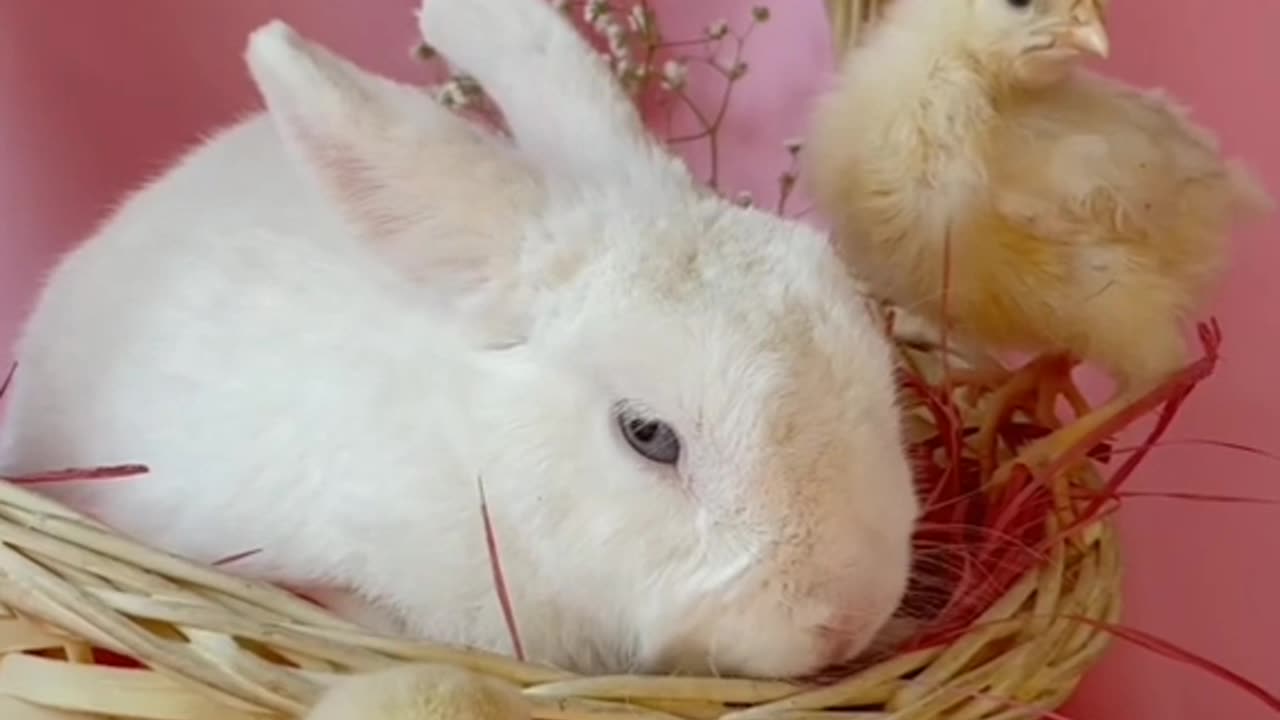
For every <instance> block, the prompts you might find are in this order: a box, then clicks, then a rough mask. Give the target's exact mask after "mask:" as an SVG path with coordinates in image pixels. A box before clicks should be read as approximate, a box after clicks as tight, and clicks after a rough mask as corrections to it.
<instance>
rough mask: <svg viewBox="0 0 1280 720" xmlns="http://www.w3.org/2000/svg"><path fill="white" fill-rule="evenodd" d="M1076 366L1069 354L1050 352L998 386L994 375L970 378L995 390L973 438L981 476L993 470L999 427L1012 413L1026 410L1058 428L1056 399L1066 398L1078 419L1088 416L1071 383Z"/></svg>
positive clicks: (1004, 373)
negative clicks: (992, 379) (992, 378)
mask: <svg viewBox="0 0 1280 720" xmlns="http://www.w3.org/2000/svg"><path fill="white" fill-rule="evenodd" d="M1075 365H1076V360H1074V359H1073V358H1071V357H1070V356H1069V355H1065V354H1061V353H1053V354H1046V355H1041V356H1039V357H1037V358H1035V359H1034V360H1032V361H1030V362H1028V363H1027V364H1026V365H1024V366H1022V367H1021V368H1019V369H1017V370H1015V371H1013V372H1012V373H1009V372H1007V371H1006V372H1003V373H1001V374H1002V375H1003V376H1004V378H1003V381H1002V382H999V383H995V382H992V381H991V379H990V378H991V376H993V375H994V373H986V372H984V373H979V374H976V375H975V376H974V377H973V378H971V379H970V381H969V382H970V384H975V385H987V386H988V387H994V388H995V390H994V392H993V393H992V395H991V397H990V398H989V402H990V403H991V404H992V406H991V408H990V409H989V410H988V412H987V413H986V414H985V416H984V418H983V421H982V424H981V425H980V426H979V429H978V433H977V435H976V437H975V438H974V446H975V452H976V454H977V456H978V458H979V463H980V464H981V467H982V472H983V476H984V477H990V476H991V473H992V472H993V471H994V469H995V465H996V459H997V449H998V443H999V435H1000V428H1001V427H1003V426H1004V424H1005V422H1006V421H1007V420H1008V419H1009V417H1010V416H1011V415H1013V414H1014V413H1015V412H1017V411H1019V410H1026V411H1029V412H1030V414H1031V415H1032V417H1033V418H1034V419H1035V421H1036V422H1037V423H1039V424H1040V425H1042V426H1044V427H1046V428H1049V429H1056V428H1058V427H1059V426H1060V425H1061V422H1060V421H1059V419H1058V416H1057V403H1058V398H1059V397H1065V398H1066V399H1067V402H1068V403H1069V404H1070V405H1071V407H1072V410H1073V411H1074V412H1075V414H1076V416H1077V417H1080V416H1083V415H1085V414H1087V413H1088V411H1089V406H1088V403H1087V402H1086V401H1085V399H1084V397H1083V396H1082V395H1081V394H1080V391H1079V390H1078V389H1077V388H1076V386H1075V384H1074V383H1073V382H1072V381H1071V371H1072V369H1073V368H1074V367H1075ZM984 378H985V379H984ZM1032 399H1034V401H1033V402H1032Z"/></svg>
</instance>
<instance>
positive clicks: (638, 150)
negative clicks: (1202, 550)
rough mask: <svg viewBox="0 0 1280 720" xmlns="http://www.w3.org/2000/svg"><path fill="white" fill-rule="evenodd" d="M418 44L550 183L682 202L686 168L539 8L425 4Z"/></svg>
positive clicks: (491, 0) (532, 1) (508, 3)
mask: <svg viewBox="0 0 1280 720" xmlns="http://www.w3.org/2000/svg"><path fill="white" fill-rule="evenodd" d="M419 25H420V28H421V31H422V35H423V38H424V39H425V40H426V42H427V44H428V45H430V46H432V47H433V48H434V49H435V50H437V51H438V52H439V53H440V54H441V55H443V56H444V57H445V58H446V59H447V60H448V61H449V62H450V63H451V64H452V65H453V66H454V67H455V68H457V69H458V70H460V71H462V72H465V73H467V74H469V75H471V76H472V77H474V78H475V79H476V81H477V82H479V84H480V85H481V86H482V87H483V88H484V89H485V92H486V93H487V94H488V95H489V96H490V97H491V98H492V99H493V100H494V102H496V103H497V105H498V106H499V107H500V108H501V109H502V111H503V115H504V116H505V118H506V121H507V125H508V127H509V128H510V129H511V133H512V135H513V136H514V137H515V140H516V143H517V144H518V145H519V146H520V147H521V148H522V149H523V150H524V151H525V153H527V154H528V155H529V156H530V157H531V158H533V159H534V162H535V164H537V165H539V166H540V167H542V168H544V169H545V170H547V171H548V172H549V173H550V174H552V175H553V176H559V178H561V179H567V180H572V181H576V182H578V183H580V184H582V185H594V184H599V183H618V182H622V183H629V184H636V183H640V184H641V185H642V186H647V187H646V189H649V190H653V191H658V190H672V191H675V192H678V193H687V192H688V191H689V188H690V187H692V186H693V180H692V178H691V176H690V175H689V172H688V170H687V168H686V167H685V166H684V165H683V164H682V163H680V162H679V161H678V160H676V159H675V158H674V157H672V156H671V155H670V154H669V153H667V152H666V151H665V150H664V149H663V148H662V147H661V146H660V145H659V144H658V143H657V142H655V141H654V139H653V138H652V136H651V135H649V133H648V132H647V131H646V129H645V127H644V123H643V121H642V119H641V117H640V115H639V113H638V111H637V110H636V107H635V105H634V103H633V102H632V100H631V99H630V98H629V97H628V96H627V95H626V93H624V92H623V90H622V88H621V87H620V86H619V84H618V83H617V82H616V81H615V79H614V77H613V75H612V74H611V73H610V71H609V69H608V67H607V66H606V65H605V63H604V61H603V60H602V59H601V57H600V56H599V55H598V54H597V53H596V52H594V51H593V50H592V49H591V47H590V46H589V45H588V44H587V42H586V40H585V39H584V38H583V37H582V36H581V35H580V34H579V33H578V32H577V31H576V29H575V28H574V27H573V26H572V25H570V24H569V22H568V21H567V20H566V18H565V17H564V16H563V14H562V13H560V12H558V11H557V10H556V9H555V8H553V7H551V5H550V4H549V3H547V2H545V1H544V0H424V2H423V6H422V9H421V11H420V12H419Z"/></svg>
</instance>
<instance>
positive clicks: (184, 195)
mask: <svg viewBox="0 0 1280 720" xmlns="http://www.w3.org/2000/svg"><path fill="white" fill-rule="evenodd" d="M422 24H423V30H424V33H425V34H426V36H427V39H428V41H429V42H431V43H432V44H433V45H435V46H436V47H437V49H439V50H440V51H441V52H442V53H443V54H444V55H445V56H446V57H449V58H450V60H451V61H453V62H455V64H458V65H460V66H462V67H464V68H465V69H466V70H468V71H469V72H471V73H472V74H473V75H474V76H476V77H477V78H478V79H479V80H480V81H481V83H482V84H483V85H485V87H486V88H487V89H488V90H489V92H490V94H491V95H492V96H493V97H494V98H495V99H496V100H497V102H498V103H499V105H501V106H502V107H503V110H504V113H505V114H506V117H507V121H508V125H509V126H510V129H511V139H510V140H508V139H507V138H504V137H499V136H496V135H491V134H488V133H485V132H482V131H481V130H479V129H477V128H476V127H473V126H471V125H469V124H467V123H465V122H464V121H463V120H461V119H460V118H458V117H456V116H454V115H452V114H451V113H449V112H448V111H447V110H445V109H443V108H442V107H440V106H439V105H437V104H436V103H435V102H434V101H433V100H431V99H430V97H429V96H427V95H426V94H424V93H423V92H421V91H420V90H418V89H416V88H410V87H408V86H403V85H399V84H396V83H393V82H391V81H389V80H386V79H384V78H379V77H376V76H373V75H369V74H367V73H365V72H363V71H361V70H359V69H358V68H356V67H355V66H353V65H351V64H350V63H347V62H346V61H344V60H342V59H340V58H338V57H337V56H335V55H332V54H330V53H329V52H328V51H325V50H323V49H321V48H319V47H318V46H315V45H312V44H311V43H309V42H308V41H305V40H303V39H302V38H300V37H299V36H297V35H296V34H295V33H293V31H292V30H290V29H289V28H288V27H287V26H286V25H284V24H283V23H280V22H278V21H277V22H273V23H270V24H268V25H266V26H264V27H263V28H262V29H260V30H258V31H256V32H255V33H254V35H253V37H252V38H251V40H250V42H249V48H248V51H247V61H248V65H249V68H250V71H251V72H252V73H253V76H254V79H255V82H256V83H257V85H258V87H259V89H260V90H261V91H262V94H263V97H264V98H265V101H266V107H267V111H266V113H264V114H260V115H255V116H253V117H250V118H248V119H246V120H244V121H242V122H240V123H237V124H236V125H234V126H233V127H231V128H228V129H226V130H224V131H222V132H220V133H218V134H216V135H215V136H213V137H212V138H210V139H209V140H208V141H207V142H205V143H204V144H202V145H201V146H200V147H198V148H196V149H195V150H193V151H192V152H190V153H188V154H187V155H185V156H184V157H183V158H181V159H180V160H179V161H178V162H177V163H176V164H175V165H174V166H173V167H172V168H171V169H170V170H168V171H166V172H165V173H163V174H162V175H160V176H159V177H158V178H156V179H155V180H154V181H153V182H151V183H149V184H148V185H147V186H146V187H144V188H142V189H141V190H139V191H138V192H136V193H135V194H133V195H132V196H131V197H130V198H128V199H127V200H126V202H124V204H123V205H122V206H121V207H120V208H119V209H118V211H117V212H116V213H115V214H114V215H113V216H112V217H111V218H109V219H108V221H107V222H106V223H105V224H104V226H103V227H102V228H101V229H100V230H99V231H98V232H97V233H96V234H94V235H93V236H92V237H91V238H89V239H88V241H87V242H85V243H84V244H83V245H81V246H80V247H78V248H77V249H75V250H73V251H72V252H71V253H69V254H68V255H67V256H66V257H65V258H63V259H62V261H61V262H60V264H59V265H58V267H57V268H56V269H55V270H54V272H53V273H52V275H51V277H50V278H49V281H48V284H47V286H46V287H45V288H44V290H43V292H42V294H41V296H40V299H39V302H38V304H37V307H36V308H35V311H34V313H33V314H32V316H31V318H30V320H29V322H28V324H27V326H26V329H25V332H24V334H23V336H22V338H21V340H20V343H19V349H18V360H19V368H18V373H17V376H16V378H15V384H14V386H13V388H12V393H13V397H12V405H11V408H10V415H9V417H8V418H7V422H6V424H5V427H4V434H3V444H2V445H0V447H2V448H3V450H2V451H0V452H2V453H3V454H2V455H0V467H3V469H4V470H6V471H8V472H13V473H24V472H34V471H42V470H48V469H52V468H59V467H66V466H72V465H74V466H86V465H104V464H114V463H134V462H137V463H143V464H145V465H147V466H148V467H149V468H150V472H149V474H147V475H144V476H140V477H137V478H129V479H121V480H110V481H95V482H91V483H89V482H86V483H79V484H68V485H66V486H58V487H51V488H49V489H48V492H49V493H51V494H54V495H56V496H57V497H59V498H60V499H63V500H64V501H66V502H67V503H68V504H70V505H72V506H74V507H77V508H79V509H82V510H84V511H85V512H88V513H91V514H93V515H94V516H96V517H98V518H99V519H101V520H102V521H104V522H106V523H108V524H110V525H112V526H114V527H116V528H119V529H120V530H121V531H122V532H125V533H127V534H130V535H133V536H136V537H138V538H140V539H142V540H144V541H145V542H148V543H149V544H152V545H155V546H159V547H163V548H165V549H167V550H170V551H172V552H175V553H178V554H181V555H185V556H188V557H192V558H195V559H198V560H203V561H214V560H217V559H219V558H222V557H226V556H229V555H233V554H237V553H241V552H246V551H257V552H256V553H255V554H253V555H251V556H249V557H247V558H245V559H243V560H242V561H240V562H237V563H236V564H235V565H233V566H232V567H233V568H234V570H235V571H236V572H241V573H245V574H249V575H253V576H256V577H262V578H265V579H268V580H271V581H273V582H278V583H282V584H286V585H289V586H292V587H296V588H299V589H303V590H313V591H314V592H317V593H318V594H320V595H322V596H323V595H331V596H333V597H334V598H335V602H337V603H338V604H339V606H340V607H342V609H343V612H344V613H345V614H347V615H349V616H353V617H359V618H360V619H361V620H362V621H364V622H367V623H369V624H371V625H374V626H376V627H378V628H380V629H384V630H391V631H398V632H407V633H411V634H414V635H417V636H420V637H425V638H430V639H432V640H435V641H439V642H448V643H458V644H466V645H471V646H477V647H481V648H487V649H490V650H495V651H500V652H507V651H509V650H510V648H511V642H510V636H509V633H508V629H507V627H506V625H505V623H504V621H503V616H502V613H501V612H500V609H499V607H498V600H497V594H496V592H495V589H494V585H493V578H492V575H491V570H490V565H489V556H488V553H487V549H486V543H485V537H484V529H483V523H482V518H481V504H480V495H479V485H480V484H481V483H483V489H484V493H485V494H486V496H487V498H488V510H489V513H490V515H491V517H492V520H493V523H494V527H495V532H496V539H497V542H498V552H499V559H500V561H501V564H502V568H503V571H504V575H505V580H506V585H507V587H508V590H509V592H510V595H511V598H512V602H513V605H514V610H515V615H516V621H517V624H518V628H519V632H520V635H521V639H522V641H523V644H524V647H525V649H526V650H527V651H528V654H529V657H530V659H532V660H536V661H541V662H546V663H551V664H556V665H560V666H563V667H567V668H570V669H575V670H580V671H587V672H620V671H627V670H641V671H644V670H676V669H684V670H690V671H699V670H701V671H706V670H709V669H714V670H716V671H719V672H726V673H740V674H750V675H762V676H788V675H795V674H800V673H806V672H812V671H814V670H817V669H819V668H821V667H822V666H824V665H826V664H827V663H829V662H835V661H840V660H844V659H848V658H849V657H851V656H852V655H854V654H856V653H857V652H858V651H859V650H861V649H862V648H864V647H865V646H866V645H867V643H869V642H870V641H871V639H872V638H873V636H874V635H875V633H876V632H877V630H878V629H879V628H880V627H882V625H883V624H884V622H885V621H886V620H887V618H888V617H889V616H890V614H891V613H892V611H893V610H894V609H895V607H896V605H897V603H898V601H899V599H900V597H901V594H902V592H903V590H904V588H905V584H906V574H907V569H908V567H909V563H910V537H911V531H912V528H913V522H914V520H915V517H916V514H917V511H918V507H917V501H916V498H915V495H914V491H913V489H912V486H911V478H910V473H909V470H908V466H907V463H906V459H905V453H904V450H903V441H902V436H901V431H900V428H899V417H898V413H897V408H896V405H895V397H894V390H893V383H892V376H891V368H892V365H891V359H890V353H889V348H888V345H887V341H886V340H885V338H884V337H883V336H882V334H881V332H880V331H879V329H878V328H877V326H876V325H875V323H874V319H873V317H872V316H871V315H870V313H869V312H868V310H867V308H866V306H865V305H864V304H863V302H862V298H861V296H860V294H859V290H858V288H857V287H856V286H855V285H854V283H853V281H852V280H851V279H850V278H849V277H848V276H847V274H846V273H845V272H844V270H843V268H842V267H841V266H840V265H839V263H838V262H837V261H836V259H835V256H834V255H833V253H832V251H831V249H830V247H828V245H827V243H826V241H825V238H823V237H822V236H821V235H820V234H818V233H817V232H815V231H813V230H811V229H809V228H806V227H804V226H802V225H800V224H798V223H794V222H790V221H786V220H783V219H780V218H777V217H773V216H771V215H768V214H766V213H763V212H760V211H756V210H751V209H745V208H738V207H735V206H734V205H733V204H731V203H729V202H726V201H725V200H723V199H721V198H718V197H715V196H713V195H711V194H709V193H707V192H704V191H702V190H701V189H700V188H698V187H697V186H696V184H695V183H694V181H693V180H692V178H690V177H689V176H688V174H687V171H686V170H685V169H684V167H683V165H681V164H680V163H679V162H678V161H676V160H675V159H673V158H671V157H670V156H668V155H667V154H666V153H665V152H664V151H663V150H661V148H659V147H658V145H657V144H656V143H655V142H653V141H652V140H651V139H650V138H649V137H648V136H647V135H645V133H644V131H643V128H642V126H641V124H640V120H639V117H638V115H636V114H635V112H634V109H633V108H632V107H631V106H630V104H629V101H628V100H627V98H626V97H625V96H624V95H623V94H622V93H621V91H620V90H619V89H618V88H617V87H616V86H614V85H613V83H612V79H611V78H610V76H609V74H608V71H607V69H606V68H605V67H603V66H602V65H601V64H600V63H599V61H598V59H597V58H596V57H595V56H594V55H593V54H592V53H591V51H590V49H589V48H588V47H587V46H586V44H585V43H584V42H583V41H582V40H581V39H580V38H578V37H577V35H576V34H575V33H574V31H573V30H572V29H571V28H570V27H569V26H568V25H567V24H566V23H564V22H563V20H562V19H561V18H560V17H559V16H557V15H556V14H555V13H554V12H553V11H551V10H550V8H547V7H545V6H544V5H543V4H542V3H540V2H539V1H538V0H431V2H428V3H427V4H426V6H425V8H424V10H423V12H422ZM494 47H501V48H503V50H502V52H494V51H493V50H492V48H494ZM531 78H532V80H531ZM539 78H541V80H542V81H541V82H539V81H538V79H539ZM552 79H554V80H555V82H556V83H558V85H557V87H558V93H559V96H558V98H557V99H556V102H554V103H551V104H548V103H547V102H546V99H545V98H543V97H540V96H539V95H538V94H537V88H538V87H540V86H546V85H547V84H549V83H550V82H551V80H552ZM636 417H640V418H642V419H644V420H643V423H649V424H648V425H644V427H645V428H647V429H648V430H652V429H654V428H670V429H672V435H671V436H672V437H675V438H677V439H678V443H679V445H678V450H679V452H678V456H677V457H667V458H658V459H655V457H657V456H655V455H652V452H653V451H652V450H651V449H650V450H645V451H644V452H642V451H641V448H640V445H637V444H636V443H643V442H645V440H643V438H644V437H651V435H643V434H642V435H643V436H642V439H641V440H637V439H636V438H637V437H638V436H633V435H629V434H628V432H629V431H628V427H630V428H632V430H634V428H635V427H638V426H634V425H628V423H629V422H630V420H629V419H634V418H636ZM643 423H642V425H643ZM667 449H668V450H669V449H670V447H668V448H667ZM645 452H649V453H651V454H649V455H646V454H645ZM744 629H745V630H747V631H746V632H744Z"/></svg>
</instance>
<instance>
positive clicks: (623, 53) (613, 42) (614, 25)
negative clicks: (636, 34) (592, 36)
mask: <svg viewBox="0 0 1280 720" xmlns="http://www.w3.org/2000/svg"><path fill="white" fill-rule="evenodd" d="M605 17H606V18H607V19H608V22H606V23H605V27H604V30H603V31H602V33H603V35H604V38H605V41H606V42H608V44H609V54H610V55H613V56H614V57H615V58H618V59H620V60H622V59H629V58H630V57H631V48H630V47H628V45H627V31H626V30H625V29H623V27H622V24H621V23H619V22H617V21H616V20H613V19H612V18H609V16H607V15H606V16H605Z"/></svg>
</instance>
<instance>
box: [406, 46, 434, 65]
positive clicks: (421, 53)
mask: <svg viewBox="0 0 1280 720" xmlns="http://www.w3.org/2000/svg"><path fill="white" fill-rule="evenodd" d="M410 54H411V55H413V57H415V58H417V59H419V60H422V61H423V62H426V61H428V60H431V59H433V58H435V57H436V55H438V54H439V53H437V52H436V49H435V48H433V47H431V46H430V45H428V44H426V43H418V44H417V45H415V46H414V48H413V50H411V51H410Z"/></svg>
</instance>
